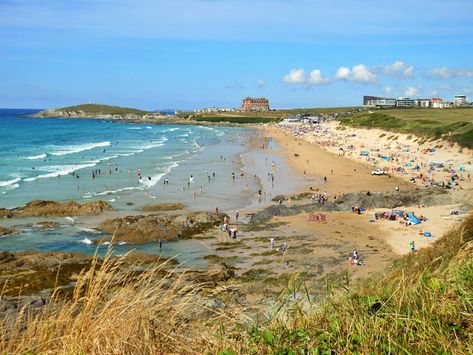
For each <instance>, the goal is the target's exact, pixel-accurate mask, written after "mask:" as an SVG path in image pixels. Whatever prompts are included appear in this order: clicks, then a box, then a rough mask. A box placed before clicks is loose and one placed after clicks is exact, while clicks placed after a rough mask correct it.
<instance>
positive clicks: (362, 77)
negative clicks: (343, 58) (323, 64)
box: [335, 64, 376, 82]
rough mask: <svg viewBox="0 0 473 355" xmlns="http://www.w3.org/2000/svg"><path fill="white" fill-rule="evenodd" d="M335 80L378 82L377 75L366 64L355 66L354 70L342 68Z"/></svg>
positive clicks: (339, 69)
mask: <svg viewBox="0 0 473 355" xmlns="http://www.w3.org/2000/svg"><path fill="white" fill-rule="evenodd" d="M335 80H350V81H358V82H373V81H376V74H373V72H372V71H371V70H370V68H368V67H367V66H366V65H364V64H358V65H355V66H354V67H353V68H351V69H350V68H347V67H340V68H338V70H337V72H336V74H335Z"/></svg>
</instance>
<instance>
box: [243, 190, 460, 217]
mask: <svg viewBox="0 0 473 355" xmlns="http://www.w3.org/2000/svg"><path fill="white" fill-rule="evenodd" d="M277 197H278V196H277ZM277 197H275V198H277ZM452 202H453V198H452V196H451V194H449V193H448V191H446V190H443V189H438V188H426V189H420V190H405V191H396V192H379V193H371V194H370V195H367V194H366V193H361V192H360V193H358V192H357V193H349V194H345V195H343V196H341V197H339V198H338V199H337V201H336V202H335V203H323V204H320V203H309V204H306V205H294V206H290V207H288V206H285V205H273V206H270V207H268V208H266V209H264V210H263V211H261V212H258V213H256V214H254V215H253V216H252V217H251V220H250V223H251V224H260V223H265V222H268V221H269V220H271V218H273V217H274V216H293V215H297V214H300V213H311V212H320V211H327V212H332V211H351V208H352V206H359V207H363V208H386V209H393V208H397V207H401V206H402V207H409V206H416V205H420V204H421V205H425V206H433V205H446V204H451V203H452Z"/></svg>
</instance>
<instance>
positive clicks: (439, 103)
mask: <svg viewBox="0 0 473 355" xmlns="http://www.w3.org/2000/svg"><path fill="white" fill-rule="evenodd" d="M430 101H431V102H432V104H431V106H432V108H443V100H442V99H441V98H439V97H434V98H432V100H430Z"/></svg>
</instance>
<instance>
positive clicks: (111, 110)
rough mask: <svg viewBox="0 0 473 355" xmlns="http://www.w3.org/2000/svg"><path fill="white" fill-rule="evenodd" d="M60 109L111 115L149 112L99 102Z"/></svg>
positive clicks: (144, 113) (59, 109)
mask: <svg viewBox="0 0 473 355" xmlns="http://www.w3.org/2000/svg"><path fill="white" fill-rule="evenodd" d="M57 110H58V111H84V112H85V113H88V114H94V115H98V114H110V115H123V114H135V115H146V114H148V113H149V112H146V111H142V110H138V109H135V108H127V107H120V106H110V105H99V104H85V105H76V106H68V107H62V108H58V109H57Z"/></svg>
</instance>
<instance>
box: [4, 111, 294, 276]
mask: <svg viewBox="0 0 473 355" xmlns="http://www.w3.org/2000/svg"><path fill="white" fill-rule="evenodd" d="M31 113H33V111H28V110H0V208H13V207H18V206H21V205H24V204H26V203H28V202H30V201H32V200H38V199H41V200H55V201H68V200H75V201H78V202H82V203H83V202H88V201H93V200H104V201H106V202H108V203H110V204H111V205H112V207H114V208H115V209H116V212H113V213H112V214H110V215H108V216H106V217H107V218H109V217H116V216H124V215H128V214H140V213H141V212H139V207H140V206H143V205H145V204H150V203H162V202H183V203H185V204H186V205H187V206H188V210H199V211H213V210H215V207H217V206H218V207H219V209H220V211H225V212H228V213H229V214H233V213H234V211H235V210H237V209H242V208H244V207H248V206H250V207H251V208H257V207H260V206H261V205H262V204H264V203H268V202H269V201H270V199H271V196H275V195H276V194H280V193H285V192H287V191H286V190H285V188H286V187H287V186H292V185H294V186H297V184H298V183H299V182H298V181H295V180H291V179H294V175H291V174H290V173H289V168H288V167H285V168H284V169H282V167H283V166H284V164H285V161H284V159H283V158H282V156H281V155H278V154H272V155H265V153H264V152H263V151H257V150H255V149H251V148H250V142H251V140H252V139H253V138H254V137H255V136H256V135H258V134H259V133H258V132H257V131H256V130H253V129H246V128H233V127H217V126H212V127H207V126H196V125H153V124H138V123H123V122H110V121H104V120H97V119H90V120H87V119H53V118H51V119H49V118H31V117H27V116H25V115H24V114H31ZM270 146H271V149H277V147H276V146H275V143H274V142H270ZM268 157H269V158H268ZM268 159H271V161H269V160H268ZM274 165H277V166H278V167H281V172H280V173H279V171H277V172H275V174H276V181H282V179H283V178H284V181H285V184H281V183H279V184H276V185H275V184H272V182H271V181H270V180H269V172H270V171H271V167H272V166H274ZM273 172H274V169H273ZM232 174H235V178H232ZM165 179H167V180H168V181H169V184H164V181H165ZM260 189H263V190H264V191H265V196H264V201H262V198H261V196H259V195H258V190H260ZM266 191H267V192H268V194H267V195H266ZM103 218H104V217H103V216H92V217H80V218H75V217H57V218H44V217H43V218H27V219H11V220H2V221H0V224H1V225H3V226H5V227H13V228H15V229H17V230H18V231H19V234H17V235H14V236H7V237H4V238H0V250H10V251H18V250H24V249H37V250H40V251H71V252H72V251H74V252H84V253H86V254H89V255H90V254H93V253H94V252H95V251H96V246H95V245H94V244H93V243H92V241H93V239H95V238H98V237H101V236H102V235H101V234H100V233H98V232H97V231H96V230H94V226H96V225H97V224H98V223H100V222H101V220H103ZM45 220H46V221H53V222H56V223H58V225H59V226H60V227H59V228H54V229H51V230H46V231H44V230H40V228H38V227H39V225H40V224H41V222H43V221H45ZM106 249H107V247H106V246H101V247H99V253H101V254H103V253H105V252H106ZM132 249H136V250H139V251H142V252H147V253H160V250H159V248H158V247H157V246H156V245H155V244H154V243H150V244H147V245H131V244H122V245H116V246H114V253H115V254H116V255H119V254H122V253H125V252H127V251H130V250H132ZM209 252H210V251H209V250H208V247H207V246H206V244H205V243H203V242H200V241H196V240H182V241H175V242H166V243H165V246H164V248H163V250H162V253H163V254H164V255H165V256H168V257H174V256H176V255H177V256H178V260H179V261H180V262H186V263H188V264H189V265H191V266H193V267H198V266H202V267H205V265H206V263H205V261H204V260H203V259H202V256H204V255H207V254H208V253H209Z"/></svg>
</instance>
